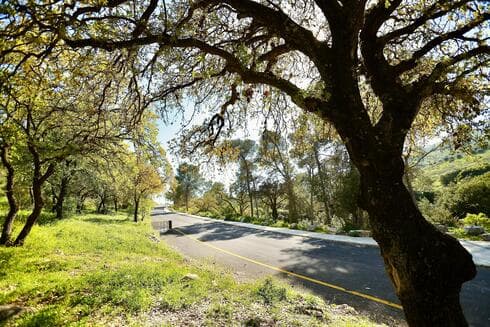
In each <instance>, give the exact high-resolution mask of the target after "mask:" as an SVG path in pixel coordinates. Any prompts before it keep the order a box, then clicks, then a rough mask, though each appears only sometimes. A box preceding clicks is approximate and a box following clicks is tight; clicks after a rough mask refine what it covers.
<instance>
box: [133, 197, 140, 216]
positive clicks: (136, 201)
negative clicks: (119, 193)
mask: <svg viewBox="0 0 490 327" xmlns="http://www.w3.org/2000/svg"><path fill="white" fill-rule="evenodd" d="M139 206H140V199H139V197H138V196H136V195H135V196H134V216H133V217H134V222H135V223H137V222H138V210H139Z"/></svg>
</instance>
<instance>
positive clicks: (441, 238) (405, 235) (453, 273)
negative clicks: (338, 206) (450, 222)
mask: <svg viewBox="0 0 490 327" xmlns="http://www.w3.org/2000/svg"><path fill="white" fill-rule="evenodd" d="M392 162H397V160H393V161H392ZM374 166H376V168H374V167H362V166H361V169H360V172H361V194H362V195H361V197H362V199H361V200H362V201H361V202H362V205H363V207H364V208H365V209H366V210H367V211H368V213H369V221H370V225H371V228H372V231H373V237H374V238H375V240H376V241H377V242H378V244H379V246H380V249H381V254H382V256H383V259H384V262H385V267H386V270H387V272H388V274H389V276H390V278H391V280H392V283H393V285H394V287H395V291H396V293H397V295H398V297H399V299H400V300H401V302H402V305H403V309H404V311H405V315H406V318H407V321H408V323H409V325H410V326H417V327H418V326H466V325H467V323H466V320H465V317H464V315H463V312H462V309H461V306H460V303H459V293H460V290H461V285H462V283H464V282H466V281H468V280H471V279H472V278H473V277H474V276H475V274H476V268H475V265H474V263H473V261H472V259H471V255H470V254H469V253H468V252H467V251H466V250H465V249H464V248H463V247H462V246H461V244H460V243H459V242H458V241H457V240H456V239H454V238H453V237H451V236H448V235H446V234H443V233H440V232H439V231H438V230H437V229H436V228H434V227H433V226H432V225H431V224H430V223H429V222H427V221H426V220H425V219H424V217H423V216H422V214H421V213H420V211H419V210H418V208H417V206H416V205H415V203H414V202H413V200H412V197H411V195H410V193H409V192H408V190H407V188H406V186H405V185H404V184H403V163H402V161H401V160H399V162H398V163H396V164H390V166H387V163H386V161H385V162H381V161H378V162H376V163H375V165H374ZM363 168H364V169H363ZM393 172H394V173H393Z"/></svg>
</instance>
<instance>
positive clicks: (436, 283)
mask: <svg viewBox="0 0 490 327" xmlns="http://www.w3.org/2000/svg"><path fill="white" fill-rule="evenodd" d="M7 7H8V8H7V9H9V10H10V11H9V10H7V12H10V18H4V24H3V26H4V27H5V32H3V33H2V34H4V37H5V39H6V40H11V39H12V38H15V37H16V36H18V35H23V34H25V33H33V34H36V33H37V34H39V35H41V36H42V37H43V38H44V39H45V40H46V44H47V45H46V47H45V50H44V51H48V52H49V50H50V48H52V47H54V46H57V45H59V44H62V45H63V44H66V45H69V46H71V47H73V48H75V49H79V48H85V47H90V48H96V49H103V50H107V51H122V52H129V53H131V54H133V55H134V56H137V57H138V58H139V59H141V62H140V64H139V65H136V66H135V69H137V70H138V72H139V74H140V75H141V76H142V77H143V79H142V81H143V82H144V83H146V84H147V85H148V88H149V89H150V90H151V91H152V92H153V97H152V98H151V101H160V103H161V104H162V108H163V109H164V108H165V107H164V106H176V105H179V104H182V101H183V100H182V99H184V98H185V99H187V100H185V101H188V99H189V98H190V97H193V98H194V100H195V102H196V106H197V107H203V106H206V105H210V104H212V105H214V106H217V107H219V108H218V110H217V111H218V113H217V114H216V115H215V116H213V118H212V119H211V120H210V121H209V122H208V125H207V126H208V127H209V132H210V133H209V138H208V141H209V142H208V143H209V144H213V143H214V142H215V140H216V138H217V136H218V135H219V133H220V131H221V129H222V128H223V126H224V125H225V119H227V118H229V119H232V118H230V117H232V116H233V110H231V109H230V108H236V107H238V106H239V104H240V102H242V103H243V102H248V101H250V100H251V99H252V98H253V97H256V96H257V95H258V94H261V95H263V96H264V97H267V93H268V92H269V88H270V87H272V88H275V89H278V90H279V91H280V92H281V94H285V95H287V96H288V97H289V99H290V101H292V103H294V104H295V105H296V106H297V107H299V108H301V109H303V110H305V111H307V112H312V113H315V114H317V115H318V116H320V117H321V118H322V119H324V120H325V121H328V122H330V123H331V124H333V126H335V128H336V130H337V132H338V134H339V135H340V137H341V139H342V140H343V142H344V143H345V145H346V147H347V149H348V152H349V155H350V158H351V160H352V162H353V163H354V164H355V165H356V167H357V169H358V170H359V173H360V175H361V204H362V206H363V208H364V209H365V210H367V211H368V212H369V220H370V225H371V227H372V230H373V236H374V238H375V239H376V241H377V242H378V244H379V245H380V249H381V254H382V256H383V258H384V261H385V266H386V270H387V272H388V274H389V276H390V278H391V280H392V282H393V285H394V287H395V290H396V293H397V294H398V297H399V298H400V300H401V302H402V304H403V308H404V311H405V314H406V317H407V321H408V323H409V324H410V325H412V326H463V325H466V321H465V317H464V315H463V312H462V310H461V306H460V304H459V292H460V289H461V285H462V283H464V282H465V281H468V280H470V279H472V278H473V277H474V276H475V273H476V270H475V266H474V264H473V262H472V260H471V256H470V255H469V254H468V252H467V251H466V250H464V248H463V247H462V246H461V245H460V244H459V242H458V241H457V240H455V239H454V238H452V237H450V236H447V235H444V234H442V233H440V232H438V231H437V230H436V229H435V228H434V227H433V226H432V225H431V224H430V223H428V222H427V221H426V220H425V219H424V217H423V216H422V214H421V213H420V211H419V210H418V208H417V206H416V205H415V203H414V202H413V200H412V198H411V196H410V194H409V192H408V191H407V188H406V187H405V186H404V184H403V180H402V178H403V174H404V162H403V158H402V151H403V147H404V142H405V138H406V135H407V133H408V132H409V130H410V128H411V126H412V124H413V122H414V120H415V118H416V116H417V114H418V113H419V112H420V111H421V110H422V109H424V108H425V107H426V104H427V103H428V102H431V103H439V104H441V105H440V106H439V107H438V110H440V111H442V112H444V116H446V117H456V118H459V117H461V118H463V119H466V120H471V118H472V117H473V116H474V115H475V114H477V113H478V110H479V109H481V107H484V106H485V103H487V104H488V98H486V99H485V98H484V96H485V94H487V91H488V79H486V78H485V77H484V76H485V72H486V73H488V62H489V52H490V48H489V46H488V44H487V39H488V34H489V33H488V28H489V24H488V20H489V16H490V14H489V12H488V9H489V5H488V2H487V1H483V0H451V1H449V0H439V1H435V0H427V1H415V0H378V1H375V0H373V1H368V0H315V1H313V0H288V1H275V0H256V1H253V0H196V1H183V0H174V1H157V0H148V1H124V0H108V1H104V2H90V3H87V2H85V1H84V2H76V1H72V2H69V3H65V2H64V1H51V2H49V3H43V2H35V3H32V2H31V3H29V5H25V4H20V3H16V2H14V1H12V2H11V3H10V4H9V5H8V6H7ZM26 31H27V32H26ZM120 49H122V50H120ZM12 51H15V48H14V49H13V50H12ZM43 53H44V52H40V53H37V54H36V55H38V56H39V55H42V54H43ZM3 54H8V52H4V53H3ZM360 84H363V85H368V86H369V89H370V91H371V92H372V93H373V95H374V97H375V98H376V100H377V102H378V103H379V108H380V110H378V111H376V112H375V113H374V114H373V112H371V111H370V110H368V109H369V108H368V103H367V102H366V99H365V98H364V97H363V95H362V93H361V90H360V89H361V87H360ZM254 90H256V91H259V92H255V93H254ZM225 95H226V96H227V97H228V98H227V100H222V102H221V104H219V100H220V99H223V97H224V96H225ZM201 135H204V134H203V133H201ZM201 144H202V143H201Z"/></svg>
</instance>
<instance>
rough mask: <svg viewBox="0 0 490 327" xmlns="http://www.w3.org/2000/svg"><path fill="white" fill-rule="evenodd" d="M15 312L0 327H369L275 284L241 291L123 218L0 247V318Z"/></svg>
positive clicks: (53, 228) (76, 223)
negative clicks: (2, 326)
mask: <svg viewBox="0 0 490 327" xmlns="http://www.w3.org/2000/svg"><path fill="white" fill-rule="evenodd" d="M2 216H3V214H0V217H2ZM18 311H19V312H18ZM15 312H18V313H17V314H16V315H14V316H12V317H10V318H9V319H7V320H4V321H3V322H0V325H2V324H3V325H6V326H70V325H71V326H75V325H76V326H84V325H90V326H107V325H114V326H119V325H134V326H153V325H154V326H162V325H164V326H188V325H192V324H195V325H198V326H233V325H248V326H259V325H267V326H270V325H285V326H306V325H308V326H373V325H375V324H374V323H372V322H370V321H368V320H367V319H365V318H363V317H360V316H359V315H357V314H355V312H354V313H353V312H352V310H351V309H349V308H347V309H346V308H345V307H343V306H337V307H336V306H327V305H325V303H324V302H323V301H321V300H320V299H318V298H316V297H313V296H310V295H301V294H299V293H297V292H296V291H293V290H292V289H291V288H290V287H288V286H285V285H283V284H282V283H280V282H278V281H276V280H273V279H266V280H262V281H258V282H256V283H254V284H240V283H238V282H236V281H235V280H234V279H233V278H232V277H231V276H230V275H228V274H227V273H224V272H223V271H221V270H220V269H218V268H216V267H212V266H209V265H205V264H203V263H202V262H193V261H189V260H188V259H185V258H183V257H181V256H180V255H178V254H177V253H175V252H174V251H172V250H171V249H169V248H168V247H167V246H166V245H165V244H163V242H161V241H159V240H158V238H157V237H155V234H154V232H153V231H152V230H151V227H150V225H149V222H148V221H146V222H143V223H138V224H134V223H133V222H131V221H130V220H129V219H128V217H127V215H124V214H120V215H108V216H101V215H91V214H89V215H83V216H77V217H72V218H70V219H64V220H61V221H54V222H49V221H48V220H46V221H45V223H44V224H43V225H40V226H36V227H35V228H34V229H33V231H32V234H31V235H30V237H29V238H28V239H27V242H26V244H25V246H24V247H23V248H0V319H1V317H2V316H3V318H4V319H5V316H8V315H10V314H12V313H15Z"/></svg>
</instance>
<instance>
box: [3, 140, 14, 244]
mask: <svg viewBox="0 0 490 327" xmlns="http://www.w3.org/2000/svg"><path fill="white" fill-rule="evenodd" d="M9 150H10V145H8V144H4V145H3V146H2V147H1V148H0V155H1V160H2V164H3V166H4V167H5V169H6V170H7V183H6V185H5V194H6V196H7V201H8V204H9V211H8V213H7V216H6V217H5V221H4V222H3V226H2V235H1V237H0V244H1V245H9V244H10V238H11V236H12V226H13V224H14V220H15V217H16V215H17V212H18V211H19V206H18V204H17V201H16V199H15V197H14V175H15V170H14V167H13V166H12V164H11V163H10V161H9V153H8V152H9Z"/></svg>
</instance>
